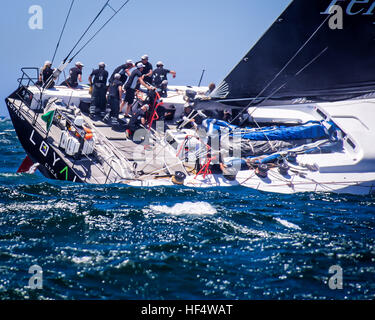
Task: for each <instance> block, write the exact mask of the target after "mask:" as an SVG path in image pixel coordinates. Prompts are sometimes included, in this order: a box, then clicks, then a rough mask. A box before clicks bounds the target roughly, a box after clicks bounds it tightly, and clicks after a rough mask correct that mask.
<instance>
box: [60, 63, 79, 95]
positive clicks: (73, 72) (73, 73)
mask: <svg viewBox="0 0 375 320" xmlns="http://www.w3.org/2000/svg"><path fill="white" fill-rule="evenodd" d="M83 67H84V65H83V64H82V62H79V61H78V62H76V66H75V67H73V68H71V69H70V71H69V75H70V77H69V78H68V79H66V80H65V81H64V82H63V83H61V84H60V85H61V86H67V87H70V88H73V89H75V88H77V87H78V81H79V82H82V68H83Z"/></svg>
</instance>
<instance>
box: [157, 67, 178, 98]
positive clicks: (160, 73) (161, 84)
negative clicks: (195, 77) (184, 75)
mask: <svg viewBox="0 0 375 320" xmlns="http://www.w3.org/2000/svg"><path fill="white" fill-rule="evenodd" d="M168 73H170V74H172V76H173V78H176V72H175V71H173V70H169V69H164V63H163V62H162V61H158V63H157V64H156V69H155V70H154V71H153V74H152V85H153V86H154V87H155V88H157V89H158V91H159V93H160V96H162V97H166V96H167V85H168V78H167V75H168Z"/></svg>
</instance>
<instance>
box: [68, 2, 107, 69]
mask: <svg viewBox="0 0 375 320" xmlns="http://www.w3.org/2000/svg"><path fill="white" fill-rule="evenodd" d="M108 3H109V0H107V2H106V3H105V4H104V6H103V8H102V9H101V10H100V11H99V13H98V14H97V15H96V17H95V18H94V19H93V20H92V21H91V23H90V25H89V26H88V27H87V29H86V30H85V32H84V33H83V34H82V36H81V37H80V38H79V39H78V41H77V43H76V44H75V45H74V47H73V48H72V50H70V52H69V54H68V55H67V56H66V58H65V59H64V61H63V63H64V64H65V62H66V61H67V60H68V59H69V57H70V55H71V54H72V53H73V51H74V49H75V48H76V47H77V46H78V44H79V43H80V42H81V40H82V39H83V37H84V36H85V35H86V34H87V32H88V31H89V30H90V29H91V27H92V25H93V24H94V23H95V21H96V20H98V18H99V17H100V15H101V14H102V13H103V11H104V9H105V8H106V7H107V5H108ZM71 61H72V59H70V62H71Z"/></svg>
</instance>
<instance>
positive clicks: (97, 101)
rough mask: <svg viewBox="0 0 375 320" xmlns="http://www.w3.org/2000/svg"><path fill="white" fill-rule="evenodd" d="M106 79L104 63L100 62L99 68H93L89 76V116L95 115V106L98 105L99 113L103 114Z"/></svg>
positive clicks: (106, 73) (106, 72)
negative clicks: (90, 92) (90, 90)
mask: <svg viewBox="0 0 375 320" xmlns="http://www.w3.org/2000/svg"><path fill="white" fill-rule="evenodd" d="M93 78H94V79H93ZM107 79H108V71H107V70H105V63H104V62H100V63H99V68H98V69H95V70H93V71H92V73H91V74H90V76H89V83H90V85H91V86H92V94H91V105H90V117H91V118H93V117H95V113H96V107H98V109H99V112H100V115H101V116H103V117H104V116H105V107H106V93H107Z"/></svg>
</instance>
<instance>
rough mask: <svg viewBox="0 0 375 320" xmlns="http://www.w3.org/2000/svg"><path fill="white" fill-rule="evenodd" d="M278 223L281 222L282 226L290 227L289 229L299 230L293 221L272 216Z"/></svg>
mask: <svg viewBox="0 0 375 320" xmlns="http://www.w3.org/2000/svg"><path fill="white" fill-rule="evenodd" d="M274 219H275V220H276V221H277V222H278V223H280V224H282V225H283V226H284V227H287V228H290V229H296V230H301V228H300V227H299V226H297V225H296V224H294V223H291V222H289V221H286V220H283V219H280V218H274Z"/></svg>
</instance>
